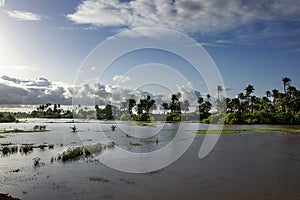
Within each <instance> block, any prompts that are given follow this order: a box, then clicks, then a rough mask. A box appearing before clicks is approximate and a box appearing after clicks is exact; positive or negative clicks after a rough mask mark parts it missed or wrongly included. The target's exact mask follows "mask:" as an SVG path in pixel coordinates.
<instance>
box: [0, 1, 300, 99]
mask: <svg viewBox="0 0 300 200" xmlns="http://www.w3.org/2000/svg"><path fill="white" fill-rule="evenodd" d="M139 27H163V28H169V29H172V30H176V31H179V32H181V33H183V34H186V35H187V36H189V37H191V38H193V39H194V40H195V41H197V42H198V43H200V44H201V45H202V46H203V47H204V49H205V50H206V51H207V53H208V54H209V55H210V57H211V58H212V60H213V61H214V62H215V63H216V65H217V67H218V69H219V71H220V73H221V75H222V78H223V80H224V85H225V88H226V93H227V95H228V96H229V97H234V96H235V95H236V94H238V93H240V92H242V91H243V90H244V88H245V87H246V86H247V85H248V84H252V85H254V88H255V91H254V94H255V95H257V96H262V95H264V92H265V91H266V90H272V89H274V88H278V89H280V90H282V81H281V79H282V78H283V77H286V76H287V77H289V78H291V79H292V82H291V84H292V85H294V86H296V87H297V88H300V78H299V74H300V66H299V65H300V64H299V63H300V1H294V0H265V1H261V0H252V1H244V0H210V1H206V0H153V1H148V0H135V1H129V0H122V1H121V0H110V1H105V0H85V1H79V0H73V1H64V2H62V1H61V0H43V1H40V0H0V77H1V78H0V92H1V97H0V103H1V104H8V103H25V104H26V103H41V102H43V101H58V102H60V103H65V104H69V103H70V102H71V99H72V93H74V92H75V91H74V90H73V89H72V86H73V85H74V81H75V79H76V76H77V75H78V72H79V71H80V66H81V65H82V63H83V62H84V60H85V59H86V57H87V56H88V55H89V54H90V52H91V51H92V50H93V49H94V48H95V47H96V46H97V45H98V44H99V43H101V42H103V41H105V40H106V39H107V38H109V37H111V36H113V35H115V34H118V33H120V32H122V31H124V30H130V29H132V28H139ZM142 54H143V53H141V55H139V57H142V58H143V56H144V57H146V55H142ZM129 57H130V55H129ZM156 58H157V59H158V61H160V62H162V63H164V62H163V61H164V59H165V60H173V59H170V57H169V56H168V55H166V54H165V57H164V58H161V60H159V58H158V56H156ZM143 61H144V62H147V61H149V62H150V60H147V59H144V60H143ZM130 64H132V63H131V62H130V59H127V60H126V59H124V65H130ZM145 64H146V63H145ZM168 64H169V65H176V64H175V63H172V62H168ZM120 67H121V66H120ZM181 67H182V70H183V71H184V70H185V67H186V66H185V65H182V66H181ZM115 68H116V71H115V74H114V76H112V77H111V80H110V81H108V82H107V83H101V82H100V83H98V84H94V85H93V89H91V88H92V86H91V85H90V86H86V87H88V88H89V89H91V90H93V91H94V92H97V91H98V92H99V91H102V93H101V92H99V95H100V96H101V95H102V96H105V95H108V96H110V97H111V96H112V93H113V92H112V90H116V87H118V86H119V87H121V86H122V85H123V84H124V82H129V81H131V80H133V77H131V76H130V74H129V75H128V74H127V75H125V74H118V72H119V71H118V69H117V67H115ZM186 70H188V68H186ZM143 76H145V75H143V74H142V73H141V75H140V76H139V79H140V81H141V80H143ZM135 77H138V76H135ZM187 79H189V77H187ZM191 79H192V78H191ZM175 82H176V81H175ZM191 82H193V83H195V82H197V80H191ZM199 82H200V83H202V82H203V80H200V79H199ZM174 85H176V84H175V83H174ZM176 87H177V89H178V90H179V91H180V90H181V92H183V93H184V91H182V89H183V88H184V87H185V86H183V85H176ZM118 89H119V90H120V91H118V92H120V94H119V93H118V95H119V96H120V95H121V94H128V93H130V91H131V90H130V88H125V87H122V88H118ZM202 89H203V90H204V91H202ZM197 90H199V92H201V93H202V94H205V92H207V91H205V88H201V87H199V88H197ZM81 92H82V94H81V96H84V95H87V94H84V91H81ZM131 92H132V91H131ZM115 93H117V92H115ZM138 93H139V94H135V95H145V94H148V93H147V92H146V91H139V92H138ZM3 94H5V95H3ZM118 95H117V94H116V97H117V96H118ZM212 95H213V96H214V95H216V93H215V94H212ZM34 97H39V99H38V100H34V101H33V100H32V99H33V98H34ZM91 98H92V95H91ZM102 100H103V99H101V100H99V103H100V102H102ZM118 100H119V99H118V98H116V99H115V101H118Z"/></svg>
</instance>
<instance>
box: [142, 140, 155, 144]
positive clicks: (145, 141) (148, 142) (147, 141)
mask: <svg viewBox="0 0 300 200" xmlns="http://www.w3.org/2000/svg"><path fill="white" fill-rule="evenodd" d="M141 142H144V143H146V144H151V143H155V142H156V141H155V140H141Z"/></svg>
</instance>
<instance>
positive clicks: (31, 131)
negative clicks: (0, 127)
mask: <svg viewBox="0 0 300 200" xmlns="http://www.w3.org/2000/svg"><path fill="white" fill-rule="evenodd" d="M48 131H49V130H22V129H14V130H4V131H1V132H0V134H4V133H36V132H48Z"/></svg>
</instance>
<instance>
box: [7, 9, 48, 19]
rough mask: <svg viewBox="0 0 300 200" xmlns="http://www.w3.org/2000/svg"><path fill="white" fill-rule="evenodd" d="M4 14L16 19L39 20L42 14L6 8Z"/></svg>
mask: <svg viewBox="0 0 300 200" xmlns="http://www.w3.org/2000/svg"><path fill="white" fill-rule="evenodd" d="M5 12H6V14H7V15H8V16H9V17H11V18H13V19H16V20H20V21H41V20H42V18H43V16H41V15H38V14H35V13H32V12H27V11H20V10H6V11H5Z"/></svg>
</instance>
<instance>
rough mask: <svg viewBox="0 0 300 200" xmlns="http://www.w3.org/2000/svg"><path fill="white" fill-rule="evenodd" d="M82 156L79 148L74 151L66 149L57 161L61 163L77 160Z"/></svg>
mask: <svg viewBox="0 0 300 200" xmlns="http://www.w3.org/2000/svg"><path fill="white" fill-rule="evenodd" d="M82 155H83V151H82V148H81V147H76V148H74V149H68V150H67V151H65V152H63V153H62V154H60V155H59V156H58V160H62V161H63V162H66V161H69V160H78V159H80V157H81V156H82Z"/></svg>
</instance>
